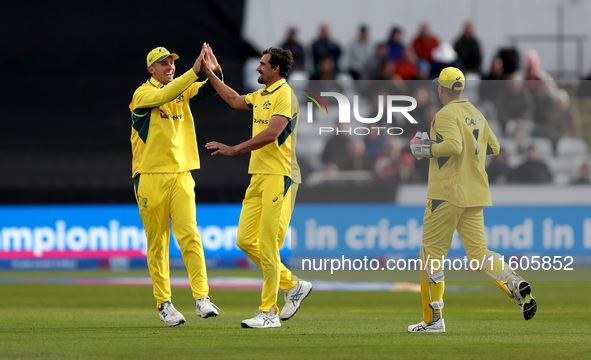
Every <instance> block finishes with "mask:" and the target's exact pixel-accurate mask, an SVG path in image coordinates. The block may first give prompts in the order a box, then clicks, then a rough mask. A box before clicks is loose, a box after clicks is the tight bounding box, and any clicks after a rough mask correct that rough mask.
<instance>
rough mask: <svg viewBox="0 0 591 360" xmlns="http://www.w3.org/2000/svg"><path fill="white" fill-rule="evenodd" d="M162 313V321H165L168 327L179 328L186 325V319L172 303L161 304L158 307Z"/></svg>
mask: <svg viewBox="0 0 591 360" xmlns="http://www.w3.org/2000/svg"><path fill="white" fill-rule="evenodd" d="M158 312H159V313H160V320H162V321H164V323H165V324H166V325H167V326H177V325H182V324H184V323H185V317H184V316H183V314H181V313H180V312H179V311H178V310H177V309H175V308H174V305H172V303H171V302H170V301H167V302H165V303H162V304H160V306H159V307H158Z"/></svg>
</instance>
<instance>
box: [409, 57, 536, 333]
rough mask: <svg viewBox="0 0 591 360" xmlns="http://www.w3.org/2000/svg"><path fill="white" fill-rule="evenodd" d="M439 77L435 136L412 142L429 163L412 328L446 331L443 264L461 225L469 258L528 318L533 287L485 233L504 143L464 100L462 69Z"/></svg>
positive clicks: (531, 313) (533, 307)
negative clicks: (491, 166) (419, 315)
mask: <svg viewBox="0 0 591 360" xmlns="http://www.w3.org/2000/svg"><path fill="white" fill-rule="evenodd" d="M435 81H436V82H437V83H438V93H439V99H440V100H441V103H442V104H443V108H442V109H441V110H439V111H438V112H437V114H436V115H435V117H434V119H433V121H432V122H431V134H430V136H429V135H427V133H423V134H421V133H420V132H418V133H417V135H416V136H415V137H414V138H413V139H412V140H411V145H410V148H411V150H412V153H413V154H414V155H415V157H416V158H417V159H422V158H429V159H430V163H429V184H428V192H427V206H426V209H425V217H424V219H423V244H422V247H421V251H420V259H421V260H422V261H423V268H422V269H421V273H420V280H421V281H420V283H421V299H422V302H423V321H421V322H420V323H418V324H415V325H410V326H409V327H408V332H413V333H414V332H445V322H444V320H443V313H442V310H443V292H444V288H445V275H444V271H443V270H444V269H443V268H442V266H441V265H443V262H442V260H443V258H444V257H445V256H446V255H447V252H448V250H449V247H450V245H451V241H452V236H453V233H454V231H455V230H456V229H457V230H458V233H459V235H460V238H461V239H462V244H463V245H464V248H465V250H466V254H467V255H468V258H470V260H472V259H476V260H478V261H479V270H480V271H481V272H483V273H484V274H486V275H487V276H488V277H489V278H490V279H491V280H493V281H494V282H495V284H497V285H498V286H499V287H500V288H501V289H502V290H503V291H505V292H506V293H507V295H509V296H510V297H512V298H515V300H516V301H517V303H518V304H519V307H520V309H521V312H522V314H523V317H524V318H525V320H529V319H531V318H532V317H533V316H534V315H535V313H536V309H537V305H536V301H535V300H534V298H533V297H532V295H531V287H530V285H529V284H528V282H527V281H525V280H523V279H522V278H521V277H520V276H519V275H517V274H516V273H515V272H514V271H512V270H511V269H510V268H509V265H507V264H506V263H505V262H503V260H502V258H501V255H499V254H497V253H495V252H492V251H490V250H488V249H487V247H486V238H485V237H484V215H483V211H482V207H483V206H491V205H492V202H491V196H490V190H489V186H488V177H487V175H486V171H485V169H484V161H485V158H486V155H497V154H498V153H499V150H500V146H499V142H498V140H497V137H496V136H495V134H494V133H493V132H492V130H491V129H490V128H489V126H488V123H487V121H486V119H485V118H484V116H483V115H482V113H481V112H480V111H478V110H477V109H476V108H475V107H474V105H472V104H471V103H470V102H469V101H468V99H460V96H461V94H462V92H463V91H464V88H465V78H464V74H463V73H462V72H461V71H460V70H459V69H456V68H453V67H448V68H445V69H443V70H442V71H441V73H440V75H439V77H438V78H437V79H435V80H434V82H435ZM433 259H436V260H435V261H433ZM437 260H439V261H437Z"/></svg>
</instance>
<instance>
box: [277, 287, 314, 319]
mask: <svg viewBox="0 0 591 360" xmlns="http://www.w3.org/2000/svg"><path fill="white" fill-rule="evenodd" d="M312 287H313V286H312V283H310V282H308V281H304V280H299V281H298V283H297V284H296V285H295V286H294V287H293V288H291V289H289V290H287V291H285V292H284V293H283V298H284V299H285V305H283V309H281V313H280V314H279V317H280V318H281V320H283V321H285V320H289V319H291V317H292V316H294V315H295V314H296V312H298V310H299V308H300V305H302V301H304V299H305V298H306V296H308V295H309V294H310V292H312Z"/></svg>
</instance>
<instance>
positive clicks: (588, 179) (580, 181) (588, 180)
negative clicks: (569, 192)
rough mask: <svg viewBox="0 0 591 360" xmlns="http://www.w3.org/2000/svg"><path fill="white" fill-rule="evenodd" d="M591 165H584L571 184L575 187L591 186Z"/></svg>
mask: <svg viewBox="0 0 591 360" xmlns="http://www.w3.org/2000/svg"><path fill="white" fill-rule="evenodd" d="M590 175H591V165H589V163H587V162H586V163H584V164H583V165H581V168H580V169H579V175H578V176H577V178H576V179H575V180H573V182H571V184H573V185H589V184H591V176H590Z"/></svg>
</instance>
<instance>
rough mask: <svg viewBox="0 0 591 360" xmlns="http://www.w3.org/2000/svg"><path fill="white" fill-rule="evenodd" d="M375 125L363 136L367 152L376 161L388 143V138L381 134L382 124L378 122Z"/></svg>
mask: <svg viewBox="0 0 591 360" xmlns="http://www.w3.org/2000/svg"><path fill="white" fill-rule="evenodd" d="M373 125H374V126H372V127H371V128H370V131H369V134H367V136H364V137H363V141H364V142H365V153H366V155H367V157H368V158H369V159H370V160H371V161H372V162H373V161H375V159H376V158H377V157H378V155H379V154H380V153H381V152H382V151H383V149H384V146H385V145H386V139H385V137H384V136H383V135H381V134H380V132H379V129H378V127H379V126H380V124H379V123H377V124H373Z"/></svg>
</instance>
